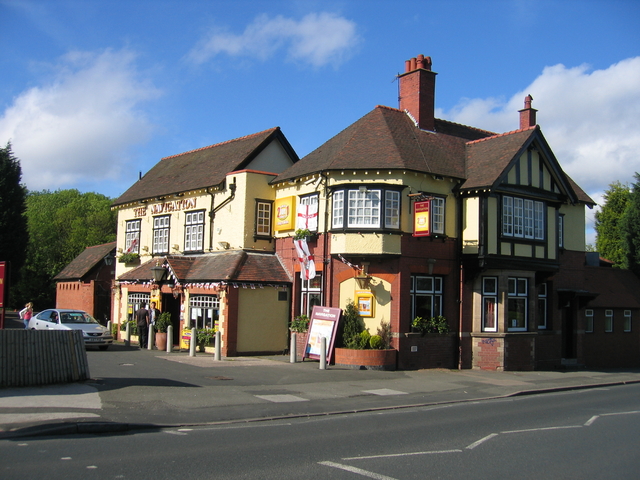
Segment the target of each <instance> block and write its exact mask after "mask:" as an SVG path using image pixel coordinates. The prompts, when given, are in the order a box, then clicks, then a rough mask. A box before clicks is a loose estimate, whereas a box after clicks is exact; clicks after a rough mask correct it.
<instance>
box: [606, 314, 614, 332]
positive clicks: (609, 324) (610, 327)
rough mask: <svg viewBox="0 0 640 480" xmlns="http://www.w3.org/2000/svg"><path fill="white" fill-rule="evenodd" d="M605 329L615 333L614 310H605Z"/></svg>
mask: <svg viewBox="0 0 640 480" xmlns="http://www.w3.org/2000/svg"><path fill="white" fill-rule="evenodd" d="M604 331H605V333H613V310H605V311H604Z"/></svg>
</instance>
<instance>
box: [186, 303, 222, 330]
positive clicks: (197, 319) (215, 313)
mask: <svg viewBox="0 0 640 480" xmlns="http://www.w3.org/2000/svg"><path fill="white" fill-rule="evenodd" d="M219 315H220V299H219V298H218V296H217V295H193V296H191V297H189V318H190V319H191V328H194V327H195V328H214V327H217V326H218V317H219Z"/></svg>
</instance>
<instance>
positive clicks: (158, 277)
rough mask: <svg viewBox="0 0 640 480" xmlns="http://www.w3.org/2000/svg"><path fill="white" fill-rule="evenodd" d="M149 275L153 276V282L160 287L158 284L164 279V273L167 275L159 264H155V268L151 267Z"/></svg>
mask: <svg viewBox="0 0 640 480" xmlns="http://www.w3.org/2000/svg"><path fill="white" fill-rule="evenodd" d="M151 273H152V274H153V279H154V280H155V282H156V283H157V284H158V285H160V283H161V282H162V280H163V279H164V275H165V273H167V270H166V269H165V268H164V267H161V266H160V262H156V266H155V267H151Z"/></svg>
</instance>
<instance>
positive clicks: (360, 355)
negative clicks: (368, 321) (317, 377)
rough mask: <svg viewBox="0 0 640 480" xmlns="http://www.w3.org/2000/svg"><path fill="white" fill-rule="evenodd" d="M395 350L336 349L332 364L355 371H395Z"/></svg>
mask: <svg viewBox="0 0 640 480" xmlns="http://www.w3.org/2000/svg"><path fill="white" fill-rule="evenodd" d="M396 353H397V352H396V350H395V349H393V348H390V349H386V350H353V349H351V348H336V349H335V352H334V355H335V358H334V362H335V364H336V366H340V367H348V368H352V369H356V370H395V369H396Z"/></svg>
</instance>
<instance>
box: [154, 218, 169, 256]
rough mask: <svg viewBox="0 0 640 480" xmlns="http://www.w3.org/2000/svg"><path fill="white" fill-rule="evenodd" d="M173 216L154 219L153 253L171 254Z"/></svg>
mask: <svg viewBox="0 0 640 480" xmlns="http://www.w3.org/2000/svg"><path fill="white" fill-rule="evenodd" d="M170 223H171V215H163V216H161V217H153V253H169V225H170Z"/></svg>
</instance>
